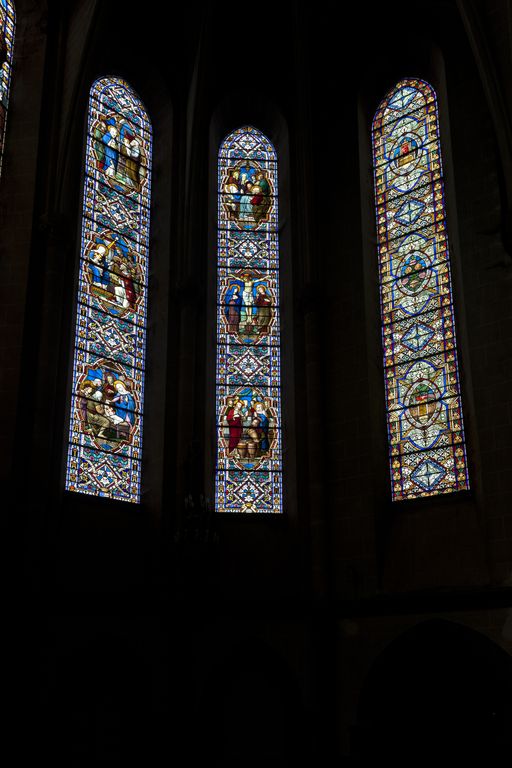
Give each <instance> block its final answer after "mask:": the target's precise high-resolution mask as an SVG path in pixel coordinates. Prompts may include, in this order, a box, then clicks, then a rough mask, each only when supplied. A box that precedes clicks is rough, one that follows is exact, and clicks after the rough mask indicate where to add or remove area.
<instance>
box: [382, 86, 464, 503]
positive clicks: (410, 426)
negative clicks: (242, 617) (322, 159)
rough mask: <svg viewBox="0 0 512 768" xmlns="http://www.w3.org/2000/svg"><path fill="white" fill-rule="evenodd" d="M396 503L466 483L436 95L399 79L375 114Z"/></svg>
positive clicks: (387, 385)
mask: <svg viewBox="0 0 512 768" xmlns="http://www.w3.org/2000/svg"><path fill="white" fill-rule="evenodd" d="M372 138H373V157H374V176H375V197H376V215H377V240H378V249H379V267H380V297H381V312H382V341H383V348H384V375H385V388H386V410H387V424H388V440H389V453H390V468H391V487H392V497H393V500H395V501H398V500H400V499H412V498H415V497H418V496H432V495H435V494H441V493H449V492H451V491H460V490H463V489H467V488H469V480H468V470H467V459H466V449H465V442H464V428H463V420H462V405H461V396H460V385H459V370H458V363H457V349H456V340H455V323H454V311H453V296H452V285H451V277H450V257H449V250H448V233H447V226H446V211H445V202H444V188H443V172H442V162H441V147H440V140H439V124H438V112H437V100H436V94H435V91H434V90H433V88H432V87H431V86H430V85H429V84H428V83H426V82H424V81H422V80H414V79H406V80H402V81H401V82H399V83H398V84H397V85H396V87H395V88H393V89H392V91H391V92H390V93H389V94H388V96H387V97H386V98H385V99H384V101H383V102H382V103H381V105H380V107H379V110H378V112H377V114H376V115H375V118H374V121H373V132H372Z"/></svg>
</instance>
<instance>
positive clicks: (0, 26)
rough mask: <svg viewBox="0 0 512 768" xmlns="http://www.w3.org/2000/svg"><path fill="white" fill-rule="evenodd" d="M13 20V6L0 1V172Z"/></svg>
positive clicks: (12, 41)
mask: <svg viewBox="0 0 512 768" xmlns="http://www.w3.org/2000/svg"><path fill="white" fill-rule="evenodd" d="M15 18H16V17H15V12H14V6H13V4H12V3H11V2H10V0H0V170H1V167H2V154H3V149H4V141H5V124H6V121H7V106H8V103H9V87H10V83H11V70H12V53H13V45H14V26H15Z"/></svg>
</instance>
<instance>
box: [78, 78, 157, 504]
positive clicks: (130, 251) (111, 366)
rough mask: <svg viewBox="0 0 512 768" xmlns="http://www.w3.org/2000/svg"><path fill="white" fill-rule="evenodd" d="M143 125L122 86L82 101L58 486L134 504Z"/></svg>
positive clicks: (143, 280)
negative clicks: (81, 176) (69, 381)
mask: <svg viewBox="0 0 512 768" xmlns="http://www.w3.org/2000/svg"><path fill="white" fill-rule="evenodd" d="M150 175H151V125H150V122H149V118H148V116H147V113H146V111H145V109H144V107H143V105H142V103H141V101H140V100H139V98H138V97H137V96H136V94H135V93H134V91H133V90H132V88H131V87H130V86H129V85H128V83H126V82H124V81H123V80H119V79H117V78H105V79H101V80H98V81H96V83H95V84H94V85H93V87H92V89H91V93H90V99H89V115H88V133H87V148H86V157H85V181H84V197H83V216H82V241H81V254H80V266H79V280H78V283H79V284H78V301H77V320H76V333H75V354H74V363H73V391H72V406H71V424H70V435H69V437H70V444H69V450H68V462H67V479H66V488H67V489H68V490H70V491H78V492H80V493H86V494H92V495H95V496H106V497H110V498H112V499H121V500H124V501H131V502H138V501H139V500H140V477H141V452H142V411H143V396H144V357H145V346H146V293H147V281H148V245H149V204H150Z"/></svg>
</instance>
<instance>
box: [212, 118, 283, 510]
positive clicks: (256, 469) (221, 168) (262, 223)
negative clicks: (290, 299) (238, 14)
mask: <svg viewBox="0 0 512 768" xmlns="http://www.w3.org/2000/svg"><path fill="white" fill-rule="evenodd" d="M218 184H219V186H218V248H217V304H218V311H217V396H216V414H217V467H216V503H215V508H216V511H217V512H235V513H280V512H281V511H282V437H281V371H280V317H279V236H278V208H277V159H276V152H275V150H274V147H273V146H272V144H271V143H270V142H269V140H268V139H267V138H266V137H265V136H264V135H263V134H262V133H261V132H260V131H258V130H257V129H256V128H253V127H251V126H247V127H243V128H239V129H238V130H236V131H233V133H231V134H230V135H229V136H228V137H227V138H226V139H225V140H224V142H223V143H222V145H221V147H220V151H219V158H218Z"/></svg>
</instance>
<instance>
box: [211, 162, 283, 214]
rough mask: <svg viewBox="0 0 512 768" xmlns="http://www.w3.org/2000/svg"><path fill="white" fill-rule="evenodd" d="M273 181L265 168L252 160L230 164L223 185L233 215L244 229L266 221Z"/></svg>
mask: <svg viewBox="0 0 512 768" xmlns="http://www.w3.org/2000/svg"><path fill="white" fill-rule="evenodd" d="M271 184H272V183H271V180H270V179H269V177H268V174H267V173H266V172H265V170H263V169H261V168H260V167H259V166H258V165H257V164H256V163H253V162H250V161H249V160H244V161H242V162H240V163H238V164H237V165H235V166H233V167H232V168H229V170H228V171H227V173H226V176H225V179H224V185H223V189H224V196H223V197H224V200H223V202H224V207H225V209H226V213H227V215H228V217H229V219H230V220H232V221H236V222H237V224H238V225H239V226H240V227H241V228H243V229H254V228H255V227H257V226H258V225H259V224H261V223H262V222H264V221H266V220H267V216H268V213H269V210H270V207H271V205H272V197H271V195H272V185H271Z"/></svg>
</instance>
